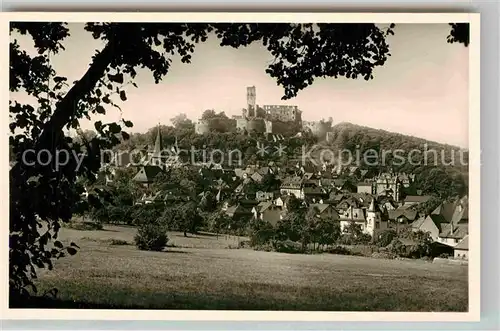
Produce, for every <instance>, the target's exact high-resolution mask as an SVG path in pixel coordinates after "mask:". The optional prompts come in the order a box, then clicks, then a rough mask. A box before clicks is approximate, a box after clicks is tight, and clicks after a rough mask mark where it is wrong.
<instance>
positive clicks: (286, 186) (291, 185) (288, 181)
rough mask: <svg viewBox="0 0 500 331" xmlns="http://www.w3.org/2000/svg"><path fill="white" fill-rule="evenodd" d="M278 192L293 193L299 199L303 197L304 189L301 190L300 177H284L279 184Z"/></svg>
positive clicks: (283, 193)
mask: <svg viewBox="0 0 500 331" xmlns="http://www.w3.org/2000/svg"><path fill="white" fill-rule="evenodd" d="M280 193H281V194H282V195H289V194H293V195H295V197H297V198H299V199H304V191H303V190H302V178H300V177H297V176H295V177H287V178H285V179H284V181H283V183H282V184H281V186H280Z"/></svg>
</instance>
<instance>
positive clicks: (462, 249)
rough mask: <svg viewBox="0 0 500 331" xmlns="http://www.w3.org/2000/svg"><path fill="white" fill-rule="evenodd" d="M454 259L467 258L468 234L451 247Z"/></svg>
mask: <svg viewBox="0 0 500 331" xmlns="http://www.w3.org/2000/svg"><path fill="white" fill-rule="evenodd" d="M453 256H454V257H455V259H464V260H468V259H469V235H466V236H465V237H464V238H463V239H462V240H461V241H460V242H459V243H458V244H457V245H456V246H455V247H454V249H453Z"/></svg>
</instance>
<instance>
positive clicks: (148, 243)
mask: <svg viewBox="0 0 500 331" xmlns="http://www.w3.org/2000/svg"><path fill="white" fill-rule="evenodd" d="M134 240H135V245H136V246H137V248H139V249H140V250H145V251H161V250H163V249H164V248H165V247H166V246H167V242H168V236H167V231H166V228H165V226H164V225H161V224H158V223H143V224H142V225H141V226H140V227H139V229H138V232H137V235H136V236H135V238H134Z"/></svg>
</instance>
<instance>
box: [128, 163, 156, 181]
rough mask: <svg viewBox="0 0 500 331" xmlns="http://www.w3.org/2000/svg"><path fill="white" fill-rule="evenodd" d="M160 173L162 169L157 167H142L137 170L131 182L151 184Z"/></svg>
mask: <svg viewBox="0 0 500 331" xmlns="http://www.w3.org/2000/svg"><path fill="white" fill-rule="evenodd" d="M160 172H162V169H161V168H160V167H158V166H151V165H147V166H143V167H141V168H140V169H139V172H138V173H137V174H136V175H135V176H134V178H133V180H134V181H135V182H139V183H151V182H152V181H153V180H154V178H155V177H156V176H157V175H158V174H159V173H160Z"/></svg>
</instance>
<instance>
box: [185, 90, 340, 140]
mask: <svg viewBox="0 0 500 331" xmlns="http://www.w3.org/2000/svg"><path fill="white" fill-rule="evenodd" d="M225 121H226V122H227V123H225V127H226V128H227V130H235V131H240V132H256V133H266V134H283V133H299V132H301V131H306V130H307V131H310V132H312V133H313V134H314V135H316V136H318V137H320V138H326V136H327V133H328V132H330V131H331V127H332V121H331V120H329V121H317V122H307V121H302V111H301V110H300V109H299V108H298V107H297V106H290V105H262V106H260V105H258V104H257V96H256V88H255V86H249V87H247V106H246V108H243V109H242V111H241V115H235V116H233V117H232V119H227V120H225ZM219 122H220V119H217V118H214V119H199V120H198V121H197V123H196V124H195V131H196V133H197V134H205V133H208V132H211V131H212V130H214V129H216V128H218V127H220V123H219Z"/></svg>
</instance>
